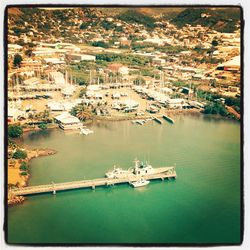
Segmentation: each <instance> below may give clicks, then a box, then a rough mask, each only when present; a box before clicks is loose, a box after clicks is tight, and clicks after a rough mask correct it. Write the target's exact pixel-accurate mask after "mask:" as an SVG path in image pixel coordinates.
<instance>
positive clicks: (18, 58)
mask: <svg viewBox="0 0 250 250" xmlns="http://www.w3.org/2000/svg"><path fill="white" fill-rule="evenodd" d="M22 60H23V58H22V57H21V55H19V54H15V56H14V61H13V65H14V66H15V67H18V68H19V67H20V65H21V62H22Z"/></svg>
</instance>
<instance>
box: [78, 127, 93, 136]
mask: <svg viewBox="0 0 250 250" xmlns="http://www.w3.org/2000/svg"><path fill="white" fill-rule="evenodd" d="M93 133H94V131H93V130H91V129H88V128H80V135H89V134H93Z"/></svg>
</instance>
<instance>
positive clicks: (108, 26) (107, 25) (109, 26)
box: [100, 20, 116, 30]
mask: <svg viewBox="0 0 250 250" xmlns="http://www.w3.org/2000/svg"><path fill="white" fill-rule="evenodd" d="M100 25H101V26H102V27H103V28H104V29H106V30H111V29H114V28H116V25H115V24H113V23H111V22H108V21H106V20H104V21H102V22H101V23H100Z"/></svg>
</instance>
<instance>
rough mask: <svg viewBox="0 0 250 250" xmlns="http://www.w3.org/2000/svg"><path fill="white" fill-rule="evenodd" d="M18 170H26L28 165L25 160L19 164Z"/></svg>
mask: <svg viewBox="0 0 250 250" xmlns="http://www.w3.org/2000/svg"><path fill="white" fill-rule="evenodd" d="M20 170H22V171H27V170H28V165H27V163H26V162H25V161H23V162H22V163H21V165H20Z"/></svg>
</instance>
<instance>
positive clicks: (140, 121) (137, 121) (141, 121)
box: [136, 120, 144, 125]
mask: <svg viewBox="0 0 250 250" xmlns="http://www.w3.org/2000/svg"><path fill="white" fill-rule="evenodd" d="M136 123H138V124H139V125H143V124H144V120H136Z"/></svg>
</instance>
